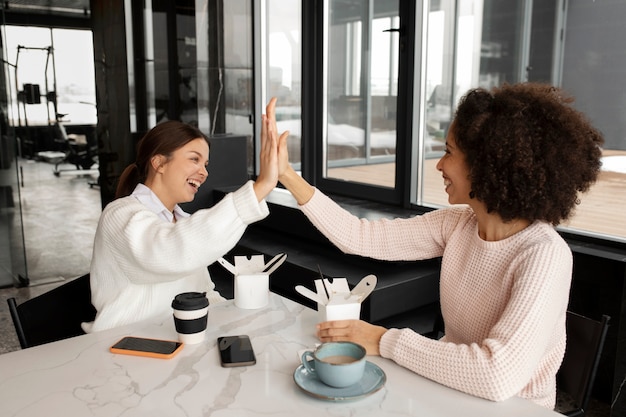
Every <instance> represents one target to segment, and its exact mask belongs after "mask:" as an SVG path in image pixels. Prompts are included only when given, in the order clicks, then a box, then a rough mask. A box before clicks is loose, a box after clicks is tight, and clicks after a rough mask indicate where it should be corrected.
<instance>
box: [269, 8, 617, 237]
mask: <svg viewBox="0 0 626 417" xmlns="http://www.w3.org/2000/svg"><path fill="white" fill-rule="evenodd" d="M296 3H299V2H295V1H294V4H293V5H292V10H293V11H294V13H296ZM313 3H314V4H315V5H314V6H313V5H310V4H312V3H307V2H302V3H301V4H302V5H303V7H304V5H305V4H306V5H307V6H306V11H307V12H305V14H306V18H307V19H312V20H313V21H315V22H317V23H316V24H313V25H307V26H306V27H307V30H305V31H304V32H303V39H304V40H305V41H304V42H303V53H304V54H307V55H305V56H304V57H303V60H304V61H306V62H311V63H312V64H313V65H314V66H315V68H316V69H317V72H314V73H313V75H314V77H311V78H309V79H306V80H305V82H306V83H317V84H315V87H316V90H313V91H310V92H309V94H305V96H304V97H303V98H302V100H303V103H306V104H307V105H308V103H310V102H313V103H318V104H317V106H316V107H315V106H314V107H313V111H311V112H307V114H304V115H303V116H302V123H303V125H308V126H312V128H309V129H307V132H306V134H307V135H309V136H308V137H303V138H302V141H303V145H302V146H301V149H303V150H304V152H303V154H302V155H303V157H302V166H301V168H302V172H303V173H306V172H309V173H310V174H309V175H308V176H307V179H309V180H310V181H312V182H315V183H316V185H317V186H318V187H320V188H321V189H324V190H326V191H328V192H339V193H343V194H347V195H355V196H357V197H361V198H364V199H374V200H384V201H387V202H389V203H393V204H398V203H399V204H402V205H404V206H408V205H412V206H414V207H416V208H419V207H423V208H426V209H431V208H438V207H443V206H446V205H447V204H448V203H447V195H446V193H445V191H444V187H443V184H442V180H441V175H440V173H439V172H438V171H437V170H436V168H435V166H436V163H437V161H438V159H439V158H440V157H441V155H442V150H443V146H444V142H445V136H446V134H447V131H448V127H449V125H450V122H451V120H452V118H453V116H454V110H455V108H456V105H457V103H458V100H459V99H460V97H461V96H462V95H463V94H464V93H465V92H466V91H467V90H468V89H470V88H473V87H486V88H490V87H493V86H497V85H501V84H502V83H505V82H507V83H515V82H523V81H542V82H548V83H552V84H554V85H559V86H563V87H564V88H565V89H566V90H568V91H570V92H571V93H573V94H574V95H575V96H576V97H577V101H576V104H575V106H577V107H578V108H579V109H580V110H583V111H585V112H586V113H587V114H588V115H589V116H590V118H591V120H592V122H593V123H594V124H595V125H596V126H597V127H598V128H599V129H600V130H602V131H603V132H604V133H605V135H606V139H607V142H606V145H605V149H604V152H605V156H604V159H603V170H602V173H601V175H600V178H599V181H598V182H597V184H596V185H594V186H593V188H592V190H591V191H590V192H589V193H587V194H584V195H581V204H580V205H579V206H578V208H577V210H576V213H575V216H574V218H573V219H572V220H571V221H570V222H569V223H567V224H564V225H562V226H561V229H562V230H563V231H567V232H573V233H575V234H582V235H591V236H594V237H600V238H603V239H609V240H617V241H626V213H624V212H623V210H621V209H620V208H621V207H622V206H623V205H624V204H626V193H624V192H623V189H624V185H625V182H626V140H625V139H624V136H623V132H624V130H625V129H624V127H623V126H622V124H623V117H621V116H620V115H622V114H624V112H626V101H624V97H623V92H622V91H621V89H619V88H615V86H616V85H619V81H618V80H621V79H623V78H624V75H625V74H624V69H623V68H626V62H624V61H625V60H624V58H623V54H616V53H615V52H616V51H615V50H614V49H612V48H614V47H615V45H620V44H621V43H620V42H619V41H618V39H622V38H623V36H624V35H626V29H624V27H623V25H621V24H620V21H621V20H620V19H619V18H617V16H621V17H622V18H623V17H626V4H621V3H620V4H617V3H613V4H601V2H592V3H589V4H585V5H582V4H578V3H576V4H573V5H570V6H569V8H568V7H563V5H564V3H563V2H561V1H556V0H555V1H548V2H537V1H535V2H532V1H527V0H514V1H510V2H501V1H497V0H460V1H459V0H430V1H428V2H426V3H423V2H417V4H416V8H415V9H412V8H411V7H408V6H407V3H411V2H405V1H403V0H325V1H318V2H313ZM569 3H571V2H569ZM407 10H410V11H411V12H412V13H413V14H414V16H407V14H406V11H407ZM270 11H271V10H270ZM281 13H286V12H285V10H284V8H282V9H281ZM591 15H593V16H594V18H593V19H588V18H586V16H591ZM408 17H414V18H413V19H411V18H408ZM271 19H272V17H271V15H268V17H267V20H268V21H271ZM590 21H592V22H599V23H597V26H594V28H593V29H594V33H595V31H596V30H597V32H598V35H597V36H596V35H594V36H590V35H589V30H588V26H587V25H588V24H589V22H590ZM308 31H309V32H310V33H309V32H308ZM309 37H311V38H313V40H311V41H309V42H308V43H307V41H306V39H307V38H309ZM318 40H319V41H318ZM412 42H413V43H412ZM276 45H277V46H276V47H277V48H278V47H279V46H278V45H279V44H276ZM282 45H283V46H280V48H284V47H285V46H284V45H287V44H286V43H283V44H282ZM407 45H408V47H407ZM407 49H410V56H409V57H408V58H407V57H403V54H405V53H407ZM581 51H586V52H584V55H585V57H584V58H585V59H584V64H583V60H581V57H580V54H581ZM286 56H291V57H292V58H291V59H292V63H291V64H292V66H294V67H295V65H296V63H294V62H293V59H294V58H293V57H295V55H293V54H292V55H290V54H289V53H287V54H286ZM266 71H268V74H270V77H271V76H272V74H274V75H276V72H275V68H266ZM306 71H307V68H305V73H307V72H306ZM305 91H307V89H306V85H305V87H303V92H305ZM405 94H408V96H409V97H413V99H412V101H407V100H406V97H405V96H403V95H405ZM290 106H292V107H293V109H292V110H290V111H283V113H281V114H279V117H281V118H283V117H289V116H287V114H288V113H291V114H299V113H298V110H294V109H296V108H297V107H298V105H297V104H296V103H293V104H290ZM407 109H409V110H410V113H407ZM403 112H404V113H403ZM307 118H313V121H307V120H306V119H307ZM294 119H295V118H294ZM308 123H310V125H309V124H308ZM316 129H319V131H316ZM403 129H405V130H403ZM289 130H291V131H292V133H293V132H294V130H295V131H297V132H298V134H297V135H296V136H297V140H298V141H299V140H300V131H299V130H296V129H293V128H289ZM311 132H313V133H315V134H312V133H311ZM311 141H312V142H313V145H312V147H309V146H308V145H307V143H308V144H310V143H311ZM298 144H300V143H299V142H298ZM401 148H402V149H403V150H404V151H402V150H401ZM564 151H566V150H564ZM307 152H308V153H307ZM407 153H410V157H409V158H406V155H405V154H407ZM294 154H295V153H294V152H293V151H292V152H291V155H292V157H293V156H294ZM298 156H299V155H298ZM298 156H297V157H298ZM405 158H406V161H407V164H409V165H410V166H408V167H404V168H402V167H401V164H402V163H403V161H404V160H405ZM294 162H298V163H300V160H299V159H298V160H297V161H294ZM306 164H311V165H314V167H313V168H310V169H307V167H306ZM337 184H339V185H337ZM394 188H395V189H398V191H399V195H401V196H402V200H401V201H397V200H395V199H394V196H397V195H398V194H394V196H392V195H390V194H385V193H384V190H392V189H394ZM376 190H379V191H376ZM381 196H382V197H381Z"/></svg>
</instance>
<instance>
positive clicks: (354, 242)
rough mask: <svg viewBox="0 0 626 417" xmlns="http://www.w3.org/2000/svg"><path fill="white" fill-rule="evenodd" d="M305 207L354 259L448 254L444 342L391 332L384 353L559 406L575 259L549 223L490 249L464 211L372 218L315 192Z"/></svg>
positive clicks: (493, 391) (451, 378) (471, 390)
mask: <svg viewBox="0 0 626 417" xmlns="http://www.w3.org/2000/svg"><path fill="white" fill-rule="evenodd" d="M301 209H302V211H303V212H304V213H305V214H306V216H307V217H308V218H309V219H310V220H311V221H312V222H313V224H314V225H315V226H316V227H317V228H318V229H319V230H320V231H321V232H322V233H323V234H324V235H326V236H327V237H328V238H329V239H330V240H331V241H332V242H333V243H334V244H335V245H336V246H337V247H339V248H340V249H341V250H342V251H343V252H345V253H350V254H356V255H361V256H366V257H371V258H375V259H381V260H389V261H394V260H404V261H411V260H419V259H428V258H434V257H439V256H442V266H441V279H440V297H441V309H442V313H443V317H444V322H445V333H446V334H445V336H444V337H443V338H442V339H440V340H432V339H429V338H427V337H424V336H421V335H419V334H417V333H415V332H414V331H412V330H410V329H390V330H389V331H387V332H386V333H385V335H384V336H383V337H382V339H381V341H380V352H381V356H383V357H386V358H390V359H393V360H394V361H395V362H397V363H398V364H400V365H402V366H405V367H406V368H408V369H411V370H412V371H414V372H416V373H418V374H420V375H422V376H424V377H426V378H429V379H432V380H434V381H436V382H439V383H441V384H443V385H446V386H449V387H451V388H454V389H457V390H459V391H463V392H466V393H468V394H471V395H475V396H478V397H482V398H486V399H489V400H492V401H500V400H504V399H506V398H509V397H512V396H520V397H523V398H527V399H529V400H532V401H534V402H536V403H538V404H540V405H543V406H545V407H548V408H553V407H554V404H555V397H556V373H557V370H558V369H559V367H560V364H561V361H562V359H563V354H564V351H565V313H566V309H567V304H568V298H569V288H570V282H571V273H572V255H571V251H570V250H569V248H568V246H567V244H566V243H565V241H564V240H563V239H562V238H561V237H560V236H559V234H558V233H557V232H556V231H555V230H554V229H553V228H552V227H551V226H550V225H549V224H547V223H542V222H535V223H533V224H532V225H530V226H529V227H527V228H526V229H524V230H523V231H521V232H519V233H517V234H515V235H513V236H511V237H509V238H507V239H504V240H501V241H497V242H487V241H484V240H482V239H481V238H480V237H479V236H478V228H477V223H476V218H475V216H474V214H473V212H472V210H471V209H470V208H469V207H465V206H455V207H450V208H444V209H440V210H436V211H433V212H430V213H427V214H424V215H422V216H415V217H413V218H410V219H395V220H387V219H382V220H376V221H367V220H363V219H358V218H356V217H354V216H352V215H351V214H350V213H348V212H347V211H345V210H343V209H342V208H341V207H340V206H338V205H337V204H335V203H334V202H333V201H332V200H330V199H329V198H328V197H327V196H325V195H324V194H322V193H321V192H320V191H319V190H315V194H314V196H313V198H312V199H311V200H310V201H309V202H308V203H307V204H305V205H303V206H301ZM380 278H383V279H384V277H380Z"/></svg>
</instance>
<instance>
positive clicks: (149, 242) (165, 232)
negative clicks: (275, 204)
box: [83, 182, 269, 332]
mask: <svg viewBox="0 0 626 417" xmlns="http://www.w3.org/2000/svg"><path fill="white" fill-rule="evenodd" d="M268 213H269V210H268V208H267V204H266V203H265V201H262V202H261V203H258V202H257V199H256V195H255V193H254V190H253V188H252V182H248V183H246V184H245V185H244V186H242V187H241V188H240V189H239V190H237V191H235V192H233V193H230V194H228V195H226V196H225V197H224V198H223V199H222V201H220V202H219V203H218V204H216V205H215V206H213V207H212V208H209V209H204V210H198V211H197V212H195V213H194V214H193V215H191V216H190V217H187V218H184V219H181V220H178V221H177V222H176V223H168V222H165V221H163V220H162V219H160V218H159V217H158V216H157V214H155V213H154V212H152V211H150V210H149V209H147V208H146V207H145V206H144V205H143V204H142V203H141V202H139V201H138V200H137V199H136V198H135V197H133V196H128V197H124V198H120V199H117V200H114V201H113V202H111V203H109V204H108V205H107V206H106V207H105V209H104V210H103V212H102V215H101V216H100V221H99V223H98V228H97V230H96V236H95V240H94V248H93V257H92V261H91V294H92V297H91V300H92V303H93V305H94V307H96V310H97V315H96V319H95V321H94V322H92V323H83V328H84V329H85V331H88V332H93V331H99V330H104V329H108V328H111V327H116V326H121V325H124V324H128V323H133V322H137V321H140V320H143V319H146V318H148V317H153V316H157V315H160V314H166V313H168V312H171V304H172V300H173V298H174V297H175V296H176V295H177V294H179V293H181V292H187V291H200V292H204V291H206V292H207V296H208V298H209V302H210V303H213V302H219V301H222V300H223V297H222V296H220V294H219V293H218V292H217V291H215V290H214V288H215V284H213V282H212V281H211V277H210V276H209V272H208V270H207V266H208V265H210V264H212V263H213V262H215V261H216V260H217V259H218V258H219V257H221V256H223V255H224V254H225V253H226V252H228V251H229V250H230V249H231V248H232V247H234V246H235V244H236V243H237V242H238V241H239V239H240V238H241V236H242V235H243V233H244V231H245V229H246V226H247V225H248V224H250V223H253V222H255V221H257V220H260V219H262V218H264V217H266V216H267V215H268Z"/></svg>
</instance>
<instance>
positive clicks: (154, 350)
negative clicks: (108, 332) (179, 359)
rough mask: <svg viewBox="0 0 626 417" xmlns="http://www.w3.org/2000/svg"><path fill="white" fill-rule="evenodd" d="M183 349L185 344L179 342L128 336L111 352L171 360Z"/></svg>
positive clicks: (113, 347)
mask: <svg viewBox="0 0 626 417" xmlns="http://www.w3.org/2000/svg"><path fill="white" fill-rule="evenodd" d="M182 348H183V343H182V342H179V341H177V340H163V339H150V338H145V337H133V336H126V337H123V338H122V339H120V340H119V341H118V342H117V343H115V344H114V345H113V346H111V347H110V348H109V350H110V351H111V352H113V353H121V354H123V355H135V356H147V357H151V358H159V359H169V358H171V357H173V356H175V355H176V354H177V353H178V352H180V351H181V350H182Z"/></svg>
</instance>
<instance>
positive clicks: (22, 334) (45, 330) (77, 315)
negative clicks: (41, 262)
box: [7, 274, 96, 349]
mask: <svg viewBox="0 0 626 417" xmlns="http://www.w3.org/2000/svg"><path fill="white" fill-rule="evenodd" d="M7 303H8V304H9V311H10V312H11V318H12V319H13V325H14V326H15V331H16V333H17V337H18V339H19V342H20V346H21V347H22V349H26V348H29V347H33V346H38V345H42V344H44V343H50V342H55V341H57V340H62V339H67V338H70V337H74V336H79V335H82V334H85V332H84V331H83V329H82V328H81V326H80V324H81V323H82V322H85V321H92V320H93V319H94V318H95V317H96V309H95V307H94V306H93V305H92V304H91V286H90V283H89V274H86V275H83V276H81V277H78V278H75V279H73V280H71V281H70V282H68V283H66V284H63V285H61V286H59V287H56V288H54V289H52V290H50V291H48V292H47V293H44V294H41V295H39V296H37V297H34V298H31V299H30V300H27V301H24V302H23V303H22V304H20V305H17V302H16V300H15V298H14V297H12V298H9V299H8V300H7Z"/></svg>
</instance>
